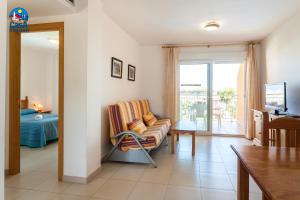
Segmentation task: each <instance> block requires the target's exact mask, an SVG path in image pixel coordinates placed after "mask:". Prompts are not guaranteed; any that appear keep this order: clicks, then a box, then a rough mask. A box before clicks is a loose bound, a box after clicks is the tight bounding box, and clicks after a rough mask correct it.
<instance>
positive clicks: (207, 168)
mask: <svg viewBox="0 0 300 200" xmlns="http://www.w3.org/2000/svg"><path fill="white" fill-rule="evenodd" d="M200 173H209V174H210V173H213V174H227V171H226V169H225V166H224V164H223V163H218V162H200Z"/></svg>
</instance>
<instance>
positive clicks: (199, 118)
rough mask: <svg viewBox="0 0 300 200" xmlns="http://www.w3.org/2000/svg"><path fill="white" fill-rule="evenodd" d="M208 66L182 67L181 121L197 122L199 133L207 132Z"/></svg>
mask: <svg viewBox="0 0 300 200" xmlns="http://www.w3.org/2000/svg"><path fill="white" fill-rule="evenodd" d="M207 70H208V65H207V64H195V65H180V119H181V120H190V121H196V122H197V126H198V127H197V128H198V130H199V131H207V130H208V128H207V121H208V113H209V112H208V109H207V108H208V107H207V105H208V99H207V94H208V85H207V83H208V78H207V72H208V71H207Z"/></svg>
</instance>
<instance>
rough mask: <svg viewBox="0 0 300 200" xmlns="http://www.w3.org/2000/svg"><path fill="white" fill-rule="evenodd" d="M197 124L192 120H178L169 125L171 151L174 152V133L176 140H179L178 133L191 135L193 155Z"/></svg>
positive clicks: (193, 152) (193, 153)
mask: <svg viewBox="0 0 300 200" xmlns="http://www.w3.org/2000/svg"><path fill="white" fill-rule="evenodd" d="M196 132H197V125H196V123H195V122H192V121H184V120H180V121H178V122H177V123H176V124H174V125H173V126H172V127H171V153H172V154H174V152H175V135H177V141H179V135H180V134H191V135H192V155H193V156H194V155H195V146H196V145H195V143H196Z"/></svg>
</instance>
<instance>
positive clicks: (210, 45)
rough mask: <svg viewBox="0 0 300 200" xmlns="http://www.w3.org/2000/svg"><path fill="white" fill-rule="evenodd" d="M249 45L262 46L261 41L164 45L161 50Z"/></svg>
mask: <svg viewBox="0 0 300 200" xmlns="http://www.w3.org/2000/svg"><path fill="white" fill-rule="evenodd" d="M248 44H260V42H259V41H254V42H239V43H219V44H218V43H211V44H174V45H172V44H170V45H162V47H161V48H180V47H181V48H188V47H207V48H209V47H220V46H235V45H248Z"/></svg>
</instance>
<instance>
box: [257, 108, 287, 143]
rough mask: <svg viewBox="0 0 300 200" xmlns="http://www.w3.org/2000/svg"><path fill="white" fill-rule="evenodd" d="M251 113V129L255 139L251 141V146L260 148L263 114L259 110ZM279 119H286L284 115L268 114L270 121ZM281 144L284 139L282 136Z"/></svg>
mask: <svg viewBox="0 0 300 200" xmlns="http://www.w3.org/2000/svg"><path fill="white" fill-rule="evenodd" d="M252 111H253V123H254V124H253V127H254V132H255V138H254V139H253V144H254V145H256V146H262V145H261V139H262V138H261V137H262V131H263V112H264V111H259V110H252ZM281 117H286V115H274V114H271V113H270V114H269V120H270V121H272V120H274V119H278V118H281ZM282 140H283V141H282V142H284V141H285V137H284V135H283V137H282Z"/></svg>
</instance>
